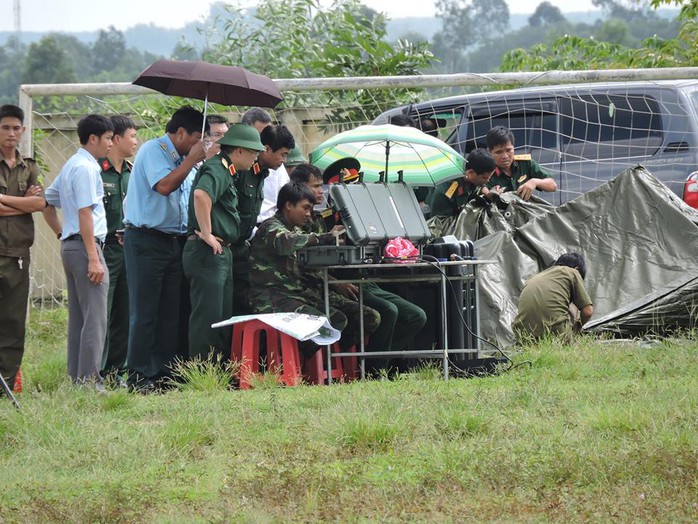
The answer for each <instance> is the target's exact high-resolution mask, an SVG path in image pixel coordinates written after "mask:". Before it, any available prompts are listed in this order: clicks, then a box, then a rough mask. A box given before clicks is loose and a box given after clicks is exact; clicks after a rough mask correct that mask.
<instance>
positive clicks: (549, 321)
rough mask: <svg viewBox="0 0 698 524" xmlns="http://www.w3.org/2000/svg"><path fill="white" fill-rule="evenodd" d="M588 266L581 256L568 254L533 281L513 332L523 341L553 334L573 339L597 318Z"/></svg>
mask: <svg viewBox="0 0 698 524" xmlns="http://www.w3.org/2000/svg"><path fill="white" fill-rule="evenodd" d="M585 275H586V264H585V262H584V258H583V257H582V256H581V255H579V254H578V253H565V254H564V255H562V256H561V257H560V258H558V259H557V260H556V261H555V263H554V264H553V265H552V267H550V268H548V269H546V270H545V271H542V272H540V273H538V274H537V275H535V276H533V277H531V278H530V279H528V280H527V281H526V284H524V287H523V289H522V290H521V295H520V297H519V311H518V314H517V315H516V318H515V319H514V323H513V324H512V329H513V330H514V333H516V335H517V337H518V339H519V340H520V341H525V340H529V339H531V338H533V339H538V338H541V337H542V336H544V335H546V334H548V333H550V334H553V335H562V336H563V337H571V336H572V335H573V334H574V333H579V332H580V331H581V329H582V326H583V325H584V324H586V323H587V322H588V321H589V319H590V318H591V316H592V315H593V314H594V307H593V305H592V302H591V299H590V298H589V294H588V293H587V291H586V289H585V288H584V276H585Z"/></svg>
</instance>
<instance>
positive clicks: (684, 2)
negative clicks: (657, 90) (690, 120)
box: [500, 0, 698, 71]
mask: <svg viewBox="0 0 698 524" xmlns="http://www.w3.org/2000/svg"><path fill="white" fill-rule="evenodd" d="M609 3H610V4H614V5H616V10H618V9H619V8H618V7H617V4H615V3H614V2H609ZM664 4H669V5H681V6H682V10H681V13H680V15H679V22H680V25H679V32H678V36H677V37H675V38H662V37H659V36H656V35H655V36H651V37H649V38H645V39H644V40H642V41H641V42H639V43H638V44H637V45H636V46H634V47H631V46H630V45H628V44H627V42H628V38H629V37H628V32H629V28H630V26H632V25H633V24H630V25H628V24H626V23H625V22H618V21H606V22H605V23H604V26H603V27H602V28H601V29H602V30H601V31H600V32H599V35H600V36H601V37H602V38H603V39H605V40H603V39H599V38H594V37H579V36H573V35H565V36H562V37H560V38H558V39H556V40H554V41H553V42H552V43H551V44H539V45H535V46H533V47H531V48H528V49H523V48H519V49H514V50H512V51H509V52H508V53H506V54H505V55H504V57H503V59H502V63H501V66H500V69H501V70H502V71H549V70H554V69H558V70H572V69H613V68H618V69H622V68H652V67H680V66H694V65H695V64H697V63H698V30H697V28H698V26H697V25H696V15H698V0H653V3H652V7H653V8H655V9H656V8H657V7H660V6H661V5H664ZM620 8H622V9H626V10H627V8H626V7H624V6H622V5H621V6H620ZM646 18H647V17H646ZM619 32H621V33H622V35H621V36H622V38H619ZM609 40H613V41H609Z"/></svg>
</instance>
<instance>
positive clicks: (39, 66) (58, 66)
mask: <svg viewBox="0 0 698 524" xmlns="http://www.w3.org/2000/svg"><path fill="white" fill-rule="evenodd" d="M75 81H76V77H75V70H74V69H73V64H72V63H71V60H70V57H69V56H68V53H66V52H65V51H64V50H63V47H62V45H61V42H60V39H59V38H58V35H55V34H50V35H47V36H44V37H43V38H41V40H39V41H38V42H35V43H32V44H31V45H30V46H29V51H28V52H27V57H26V60H25V63H24V72H23V74H22V82H23V83H25V84H64V83H70V82H75Z"/></svg>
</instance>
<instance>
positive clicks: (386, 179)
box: [385, 140, 390, 184]
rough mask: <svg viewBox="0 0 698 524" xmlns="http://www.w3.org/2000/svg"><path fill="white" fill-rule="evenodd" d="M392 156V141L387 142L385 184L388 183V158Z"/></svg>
mask: <svg viewBox="0 0 698 524" xmlns="http://www.w3.org/2000/svg"><path fill="white" fill-rule="evenodd" d="M389 156H390V140H386V142H385V183H386V184H387V183H388V157H389Z"/></svg>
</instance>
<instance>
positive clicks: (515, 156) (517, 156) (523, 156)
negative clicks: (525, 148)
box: [514, 153, 531, 160]
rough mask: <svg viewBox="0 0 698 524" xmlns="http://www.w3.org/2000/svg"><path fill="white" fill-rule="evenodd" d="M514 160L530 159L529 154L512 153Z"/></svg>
mask: <svg viewBox="0 0 698 524" xmlns="http://www.w3.org/2000/svg"><path fill="white" fill-rule="evenodd" d="M514 160H531V154H530V153H526V154H521V155H514Z"/></svg>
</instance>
